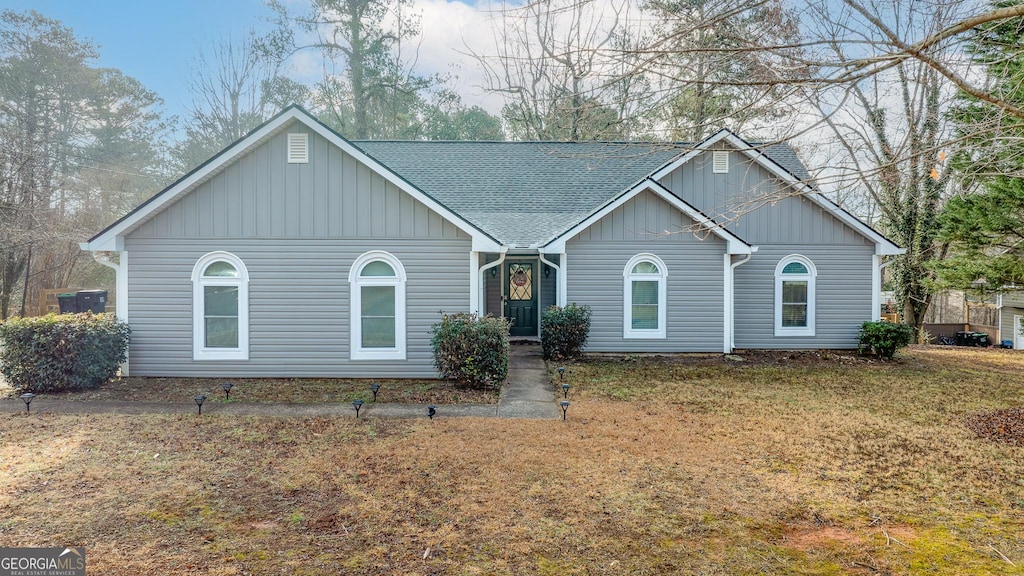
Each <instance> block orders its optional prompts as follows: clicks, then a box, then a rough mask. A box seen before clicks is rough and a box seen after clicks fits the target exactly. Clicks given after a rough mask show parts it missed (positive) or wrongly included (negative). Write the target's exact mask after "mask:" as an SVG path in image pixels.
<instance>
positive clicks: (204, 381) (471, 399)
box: [0, 377, 498, 404]
mask: <svg viewBox="0 0 1024 576" xmlns="http://www.w3.org/2000/svg"><path fill="white" fill-rule="evenodd" d="M224 382H231V383H232V384H233V385H234V387H233V388H232V389H231V396H230V399H231V401H232V402H259V403H264V402H278V403H289V404H302V403H316V402H342V403H348V402H351V401H353V400H356V399H361V400H363V401H364V402H369V401H370V400H371V399H373V392H371V391H370V385H371V384H373V383H377V384H380V391H379V392H378V393H377V396H378V401H379V402H399V403H421V404H467V403H469V404H494V403H496V402H497V401H498V390H497V389H493V390H474V389H472V388H468V387H464V386H457V385H455V384H452V383H450V382H445V381H442V380H381V379H372V380H370V379H342V378H145V377H127V378H116V379H114V380H112V381H110V382H107V383H106V384H103V385H102V386H100V387H99V388H97V389H95V390H84V391H81V392H60V393H54V394H51V396H53V397H54V398H60V399H62V400H73V401H123V400H127V401H138V402H191V401H192V397H193V396H195V395H196V394H205V395H206V396H207V397H208V398H210V400H211V401H213V402H222V401H224V400H225V395H224V391H223V390H222V388H221V386H222V385H223V383H224ZM13 394H14V390H13V389H11V388H10V387H6V386H5V385H4V384H3V383H2V382H0V397H3V396H5V395H7V396H9V395H13Z"/></svg>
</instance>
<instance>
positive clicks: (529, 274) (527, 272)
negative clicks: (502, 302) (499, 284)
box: [508, 264, 533, 301]
mask: <svg viewBox="0 0 1024 576" xmlns="http://www.w3.org/2000/svg"><path fill="white" fill-rule="evenodd" d="M508 299H509V300H517V301H518V300H533V264H509V265H508Z"/></svg>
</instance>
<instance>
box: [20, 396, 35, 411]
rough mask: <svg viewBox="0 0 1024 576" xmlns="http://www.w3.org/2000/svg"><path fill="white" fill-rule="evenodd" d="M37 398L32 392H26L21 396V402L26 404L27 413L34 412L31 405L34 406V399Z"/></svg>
mask: <svg viewBox="0 0 1024 576" xmlns="http://www.w3.org/2000/svg"><path fill="white" fill-rule="evenodd" d="M35 397H36V395H35V394H33V393H31V392H25V393H24V394H22V395H21V401H22V402H24V403H25V412H31V411H32V407H31V406H29V404H32V399H33V398H35Z"/></svg>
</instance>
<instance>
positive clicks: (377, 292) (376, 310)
mask: <svg viewBox="0 0 1024 576" xmlns="http://www.w3.org/2000/svg"><path fill="white" fill-rule="evenodd" d="M360 301H361V302H360V308H361V309H362V310H361V312H362V314H363V317H364V318H365V317H366V316H390V317H392V318H394V317H395V287H394V286H363V292H362V297H361V298H360Z"/></svg>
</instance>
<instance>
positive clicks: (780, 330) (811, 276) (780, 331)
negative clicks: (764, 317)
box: [775, 254, 818, 336]
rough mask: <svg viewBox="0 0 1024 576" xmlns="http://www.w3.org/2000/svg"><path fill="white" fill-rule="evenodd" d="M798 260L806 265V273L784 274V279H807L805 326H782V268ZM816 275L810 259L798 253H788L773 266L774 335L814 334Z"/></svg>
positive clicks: (816, 272)
mask: <svg viewBox="0 0 1024 576" xmlns="http://www.w3.org/2000/svg"><path fill="white" fill-rule="evenodd" d="M793 262H799V263H801V264H803V265H804V266H806V267H807V274H786V275H785V279H786V280H797V281H799V280H806V281H807V326H805V327H800V328H794V327H790V326H787V327H783V326H782V280H783V274H782V269H783V268H785V267H786V265H787V264H790V263H793ZM817 277H818V269H817V268H815V266H814V262H811V259H810V258H808V257H806V256H803V255H800V254H790V255H789V256H786V257H785V258H783V259H782V260H779V264H778V266H776V267H775V335H776V336H814V335H815V330H814V317H815V311H814V301H815V300H816V288H815V283H816V281H815V279H816V278H817Z"/></svg>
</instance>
